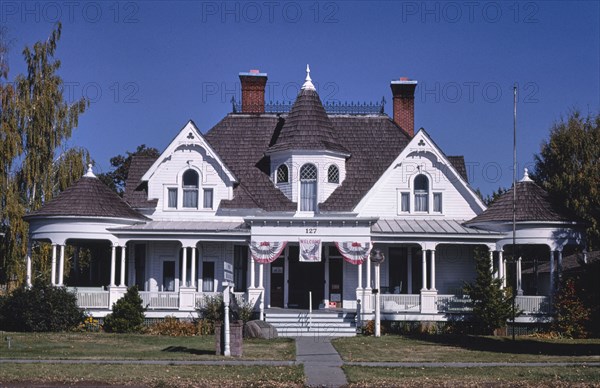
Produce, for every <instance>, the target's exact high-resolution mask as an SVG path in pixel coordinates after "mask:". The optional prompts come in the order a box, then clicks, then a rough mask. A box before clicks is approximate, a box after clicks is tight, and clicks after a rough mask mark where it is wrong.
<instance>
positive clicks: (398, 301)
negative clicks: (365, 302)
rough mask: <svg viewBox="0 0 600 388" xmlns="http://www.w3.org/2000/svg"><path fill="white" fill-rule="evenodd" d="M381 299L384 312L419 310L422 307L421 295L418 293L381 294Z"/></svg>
mask: <svg viewBox="0 0 600 388" xmlns="http://www.w3.org/2000/svg"><path fill="white" fill-rule="evenodd" d="M380 301H381V311H382V312H384V313H399V312H409V311H411V312H419V310H420V309H421V296H420V295H418V294H416V295H406V294H381V295H380ZM373 303H375V301H373Z"/></svg>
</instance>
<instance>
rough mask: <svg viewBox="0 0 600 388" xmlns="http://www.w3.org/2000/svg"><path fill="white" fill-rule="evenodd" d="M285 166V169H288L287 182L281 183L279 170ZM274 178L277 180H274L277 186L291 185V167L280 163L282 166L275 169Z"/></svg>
mask: <svg viewBox="0 0 600 388" xmlns="http://www.w3.org/2000/svg"><path fill="white" fill-rule="evenodd" d="M284 166H285V168H286V169H287V181H285V182H283V181H282V182H280V181H279V169H280V168H281V167H284ZM274 178H275V179H274V181H275V184H276V185H289V184H290V180H291V179H290V167H289V166H288V165H287V163H285V162H284V163H280V164H279V165H278V166H277V168H276V169H275V176H274Z"/></svg>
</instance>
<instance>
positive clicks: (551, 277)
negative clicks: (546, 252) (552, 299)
mask: <svg viewBox="0 0 600 388" xmlns="http://www.w3.org/2000/svg"><path fill="white" fill-rule="evenodd" d="M550 296H554V251H553V250H552V248H550Z"/></svg>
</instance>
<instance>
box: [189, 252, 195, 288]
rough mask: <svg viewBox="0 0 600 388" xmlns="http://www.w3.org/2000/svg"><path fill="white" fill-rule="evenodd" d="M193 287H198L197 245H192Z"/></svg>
mask: <svg viewBox="0 0 600 388" xmlns="http://www.w3.org/2000/svg"><path fill="white" fill-rule="evenodd" d="M190 278H191V282H192V284H191V285H190V286H191V287H194V288H195V287H196V246H195V245H194V246H193V247H192V273H191V274H190Z"/></svg>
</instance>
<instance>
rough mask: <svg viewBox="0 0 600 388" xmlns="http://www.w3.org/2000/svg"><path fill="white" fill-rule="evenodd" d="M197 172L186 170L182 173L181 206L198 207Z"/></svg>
mask: <svg viewBox="0 0 600 388" xmlns="http://www.w3.org/2000/svg"><path fill="white" fill-rule="evenodd" d="M198 184H199V178H198V173H197V172H196V171H194V170H187V171H186V172H184V173H183V185H182V186H183V187H182V188H183V207H187V208H198V187H199V185H198Z"/></svg>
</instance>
